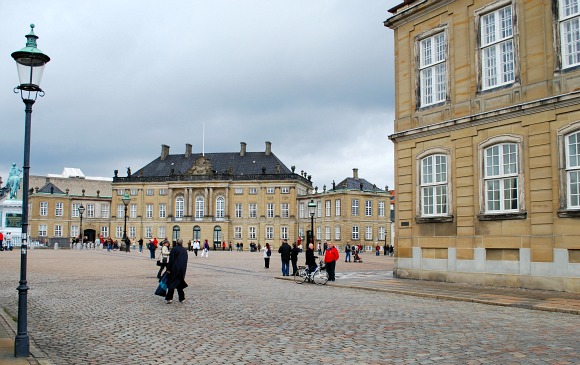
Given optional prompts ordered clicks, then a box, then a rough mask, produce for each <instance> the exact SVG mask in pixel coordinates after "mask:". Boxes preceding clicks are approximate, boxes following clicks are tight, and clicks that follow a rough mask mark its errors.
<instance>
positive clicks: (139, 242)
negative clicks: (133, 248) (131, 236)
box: [137, 237, 143, 253]
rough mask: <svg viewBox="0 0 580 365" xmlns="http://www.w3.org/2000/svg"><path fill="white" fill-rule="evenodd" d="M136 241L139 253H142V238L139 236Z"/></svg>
mask: <svg viewBox="0 0 580 365" xmlns="http://www.w3.org/2000/svg"><path fill="white" fill-rule="evenodd" d="M137 243H138V244H139V253H143V238H142V237H141V238H139V241H137Z"/></svg>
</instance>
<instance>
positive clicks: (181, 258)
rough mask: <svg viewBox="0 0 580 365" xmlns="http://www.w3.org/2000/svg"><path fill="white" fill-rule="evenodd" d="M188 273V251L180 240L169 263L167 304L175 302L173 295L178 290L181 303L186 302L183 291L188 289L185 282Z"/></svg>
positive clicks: (173, 249)
mask: <svg viewBox="0 0 580 365" xmlns="http://www.w3.org/2000/svg"><path fill="white" fill-rule="evenodd" d="M186 271H187V250H186V249H185V248H184V247H183V240H181V239H179V240H177V242H176V245H175V247H173V248H172V249H171V252H170V253H169V262H168V263H167V269H166V272H167V295H166V296H165V300H166V303H167V304H171V303H172V302H173V293H174V292H175V289H177V295H178V297H179V301H180V302H183V301H184V300H185V293H184V292H183V289H185V288H187V283H186V282H185V272H186Z"/></svg>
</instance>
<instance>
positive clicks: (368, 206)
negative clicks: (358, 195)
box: [365, 200, 373, 217]
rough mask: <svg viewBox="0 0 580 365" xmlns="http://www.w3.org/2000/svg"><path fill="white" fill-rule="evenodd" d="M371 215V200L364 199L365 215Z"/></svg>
mask: <svg viewBox="0 0 580 365" xmlns="http://www.w3.org/2000/svg"><path fill="white" fill-rule="evenodd" d="M372 215H373V202H372V200H365V216H366V217H372Z"/></svg>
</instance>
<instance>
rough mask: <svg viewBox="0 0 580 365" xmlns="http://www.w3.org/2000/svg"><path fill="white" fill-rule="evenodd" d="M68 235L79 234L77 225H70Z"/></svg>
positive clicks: (76, 235) (74, 235) (75, 235)
mask: <svg viewBox="0 0 580 365" xmlns="http://www.w3.org/2000/svg"><path fill="white" fill-rule="evenodd" d="M70 236H71V237H78V236H79V226H75V225H72V226H71V227H70Z"/></svg>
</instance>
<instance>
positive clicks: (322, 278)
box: [314, 270, 328, 285]
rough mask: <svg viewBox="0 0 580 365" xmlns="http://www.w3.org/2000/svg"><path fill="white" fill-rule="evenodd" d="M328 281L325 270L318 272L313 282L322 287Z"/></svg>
mask: <svg viewBox="0 0 580 365" xmlns="http://www.w3.org/2000/svg"><path fill="white" fill-rule="evenodd" d="M327 281H328V273H327V272H326V270H318V271H317V272H316V273H315V274H314V282H315V283H316V284H318V285H324V284H326V282H327Z"/></svg>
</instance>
